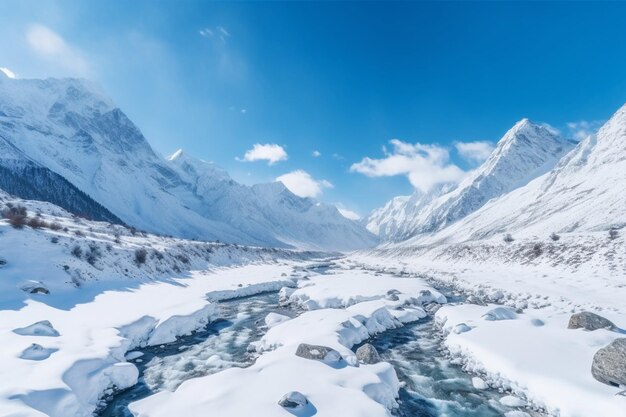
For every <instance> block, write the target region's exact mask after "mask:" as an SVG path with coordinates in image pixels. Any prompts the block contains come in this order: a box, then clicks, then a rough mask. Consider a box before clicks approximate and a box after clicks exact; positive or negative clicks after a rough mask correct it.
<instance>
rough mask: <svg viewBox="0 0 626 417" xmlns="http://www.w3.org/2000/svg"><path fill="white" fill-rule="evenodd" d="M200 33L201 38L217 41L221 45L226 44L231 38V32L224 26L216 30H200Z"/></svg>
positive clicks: (207, 28)
mask: <svg viewBox="0 0 626 417" xmlns="http://www.w3.org/2000/svg"><path fill="white" fill-rule="evenodd" d="M198 33H199V34H200V36H203V37H205V38H210V39H215V40H218V41H220V42H221V43H226V40H227V39H228V38H230V32H229V31H228V30H227V29H226V28H225V27H224V26H216V27H215V28H210V27H205V28H202V29H200V30H199V31H198Z"/></svg>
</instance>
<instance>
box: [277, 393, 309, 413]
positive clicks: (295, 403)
mask: <svg viewBox="0 0 626 417" xmlns="http://www.w3.org/2000/svg"><path fill="white" fill-rule="evenodd" d="M308 403H309V400H307V399H306V397H305V396H304V395H303V394H302V393H300V392H298V391H291V392H288V393H287V394H285V395H283V397H282V398H281V399H280V400H279V401H278V405H280V406H281V407H284V408H291V409H294V408H302V407H304V406H305V405H307V404H308Z"/></svg>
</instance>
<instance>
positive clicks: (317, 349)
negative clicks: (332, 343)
mask: <svg viewBox="0 0 626 417" xmlns="http://www.w3.org/2000/svg"><path fill="white" fill-rule="evenodd" d="M296 356H299V357H301V358H304V359H312V360H316V361H323V362H338V361H340V360H341V359H342V358H341V354H340V353H339V352H337V351H336V350H335V349H332V348H329V347H327V346H319V345H309V344H307V343H300V345H298V349H297V350H296Z"/></svg>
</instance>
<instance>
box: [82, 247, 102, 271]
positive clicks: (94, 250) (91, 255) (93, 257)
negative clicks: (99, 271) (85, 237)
mask: <svg viewBox="0 0 626 417" xmlns="http://www.w3.org/2000/svg"><path fill="white" fill-rule="evenodd" d="M101 257H102V252H101V251H100V248H99V247H98V245H97V244H95V243H93V242H92V243H90V244H89V250H88V251H87V252H86V253H85V260H86V261H87V262H88V263H89V265H91V266H95V264H96V262H97V261H98V259H100V258H101Z"/></svg>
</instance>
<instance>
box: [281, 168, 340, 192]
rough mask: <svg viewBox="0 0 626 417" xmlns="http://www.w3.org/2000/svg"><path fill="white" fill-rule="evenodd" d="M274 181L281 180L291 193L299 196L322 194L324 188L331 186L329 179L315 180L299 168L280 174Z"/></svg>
mask: <svg viewBox="0 0 626 417" xmlns="http://www.w3.org/2000/svg"><path fill="white" fill-rule="evenodd" d="M276 181H280V182H282V183H283V184H285V187H287V188H288V189H289V190H290V191H291V192H292V193H294V194H295V195H297V196H300V197H312V198H315V197H317V196H319V195H320V194H322V192H323V191H324V189H325V188H333V184H331V183H330V182H329V181H326V180H316V179H315V178H313V177H312V176H311V175H310V174H309V173H308V172H306V171H304V170H301V169H298V170H296V171H292V172H289V173H287V174H284V175H281V176H280V177H278V178H276Z"/></svg>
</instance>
